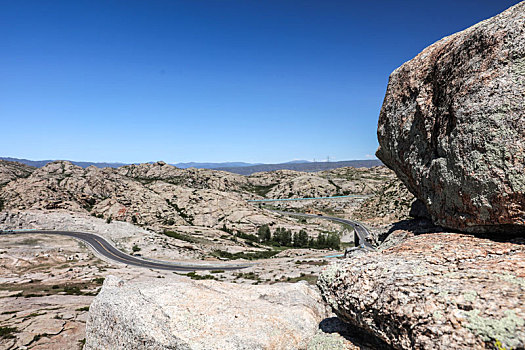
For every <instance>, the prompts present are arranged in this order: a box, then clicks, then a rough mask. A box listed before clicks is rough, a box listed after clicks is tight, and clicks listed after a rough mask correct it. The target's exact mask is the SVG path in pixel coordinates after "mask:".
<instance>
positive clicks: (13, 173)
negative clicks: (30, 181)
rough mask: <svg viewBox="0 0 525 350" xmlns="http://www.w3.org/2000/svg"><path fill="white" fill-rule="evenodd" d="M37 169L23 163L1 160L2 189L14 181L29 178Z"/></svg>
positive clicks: (0, 176) (0, 180)
mask: <svg viewBox="0 0 525 350" xmlns="http://www.w3.org/2000/svg"><path fill="white" fill-rule="evenodd" d="M35 169H36V168H34V167H32V166H29V165H25V164H22V163H17V162H9V161H6V160H0V187H2V186H4V185H6V184H7V183H8V182H10V181H12V180H15V179H18V178H25V177H28V176H29V175H31V173H32V172H33V171H34V170H35Z"/></svg>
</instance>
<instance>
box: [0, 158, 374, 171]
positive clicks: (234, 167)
mask: <svg viewBox="0 0 525 350" xmlns="http://www.w3.org/2000/svg"><path fill="white" fill-rule="evenodd" d="M0 160H7V161H11V162H19V163H22V164H26V165H30V166H34V167H37V168H41V167H43V166H44V165H46V164H47V163H50V162H53V161H54V160H29V159H20V158H11V157H0ZM70 162H71V163H73V164H75V165H78V166H80V167H82V168H87V167H88V166H91V165H94V166H96V167H98V168H106V167H109V168H118V167H121V166H123V165H128V164H126V163H97V162H78V161H70ZM171 165H174V166H176V167H178V168H183V169H186V168H190V167H193V168H204V169H215V170H222V171H228V172H231V173H236V174H241V175H250V174H253V173H256V172H261V171H273V170H283V169H288V170H297V171H307V172H316V171H322V170H329V169H335V168H342V167H347V166H352V167H356V168H360V167H365V168H370V167H373V166H378V165H383V163H381V161H380V160H378V159H372V160H347V161H341V162H309V161H307V160H293V161H290V162H287V163H279V164H262V163H244V162H224V163H195V162H190V163H177V164H171Z"/></svg>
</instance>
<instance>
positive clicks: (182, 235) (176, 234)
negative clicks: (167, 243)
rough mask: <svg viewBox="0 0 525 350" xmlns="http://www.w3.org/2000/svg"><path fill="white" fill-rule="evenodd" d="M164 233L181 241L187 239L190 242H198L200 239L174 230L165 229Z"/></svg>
mask: <svg viewBox="0 0 525 350" xmlns="http://www.w3.org/2000/svg"><path fill="white" fill-rule="evenodd" d="M163 233H164V234H165V235H166V236H168V237H171V238H176V239H180V240H181V241H186V242H190V243H198V240H196V239H195V238H193V237H191V236H188V235H185V234H183V233H178V232H174V231H164V232H163Z"/></svg>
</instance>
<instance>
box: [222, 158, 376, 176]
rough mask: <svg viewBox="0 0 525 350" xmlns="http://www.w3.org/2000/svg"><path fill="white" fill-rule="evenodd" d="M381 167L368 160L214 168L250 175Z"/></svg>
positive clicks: (374, 160)
mask: <svg viewBox="0 0 525 350" xmlns="http://www.w3.org/2000/svg"><path fill="white" fill-rule="evenodd" d="M379 165H383V163H382V162H381V161H380V160H379V159H368V160H344V161H340V162H307V163H295V162H288V163H280V164H259V165H252V166H244V167H238V168H230V167H224V168H215V170H223V171H229V172H230V173H236V174H240V175H251V174H253V173H258V172H261V171H274V170H296V171H306V172H316V171H323V170H330V169H336V168H343V167H347V166H351V167H354V168H371V167H374V166H379Z"/></svg>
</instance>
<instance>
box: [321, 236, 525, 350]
mask: <svg viewBox="0 0 525 350" xmlns="http://www.w3.org/2000/svg"><path fill="white" fill-rule="evenodd" d="M402 233H403V232H401V231H399V232H394V233H393V235H394V236H398V237H400V236H401V234H402ZM523 243H524V242H517V243H501V242H495V241H492V240H489V239H482V238H475V237H472V236H469V235H464V234H457V233H443V232H441V233H432V234H422V235H416V236H414V235H411V234H410V233H407V234H406V235H405V238H404V241H403V242H402V243H399V244H398V245H396V246H394V247H392V248H389V249H386V250H383V251H378V252H373V253H368V254H366V255H364V256H363V255H362V256H360V257H359V258H358V259H357V258H352V259H345V260H344V261H342V262H341V263H335V264H332V265H330V266H328V267H327V268H326V269H325V270H324V271H323V273H322V274H321V276H320V277H319V280H318V286H319V287H320V289H321V291H322V294H323V297H324V299H325V300H326V302H327V303H328V304H329V305H331V306H332V308H333V309H334V311H335V312H336V314H337V315H338V316H339V317H340V318H341V319H342V320H344V321H346V322H348V323H351V324H353V325H355V326H358V327H360V328H362V329H364V330H365V331H367V332H369V333H371V334H373V335H374V336H376V337H379V338H381V339H382V340H384V341H385V342H386V343H388V344H390V345H392V346H393V347H394V348H396V349H484V348H487V349H491V348H495V347H496V346H497V344H499V345H500V346H502V347H504V348H506V349H509V348H523V347H524V346H525V306H524V305H525V246H524V245H523Z"/></svg>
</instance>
